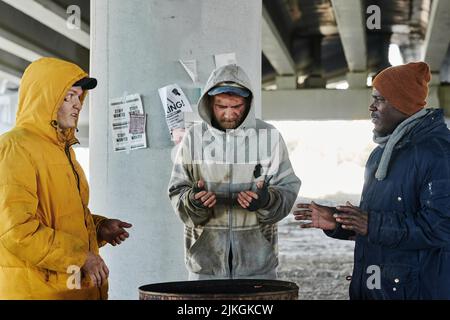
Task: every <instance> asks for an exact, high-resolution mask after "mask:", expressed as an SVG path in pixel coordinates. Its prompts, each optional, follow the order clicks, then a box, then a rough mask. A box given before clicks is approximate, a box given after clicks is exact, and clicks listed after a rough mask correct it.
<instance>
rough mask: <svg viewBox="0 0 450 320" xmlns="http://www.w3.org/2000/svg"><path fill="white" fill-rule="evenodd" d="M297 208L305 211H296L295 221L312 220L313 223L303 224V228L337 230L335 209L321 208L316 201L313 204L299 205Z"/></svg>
mask: <svg viewBox="0 0 450 320" xmlns="http://www.w3.org/2000/svg"><path fill="white" fill-rule="evenodd" d="M297 208H300V209H303V210H298V211H294V216H295V220H310V221H311V222H309V223H305V224H302V225H301V226H300V227H301V228H319V229H322V230H334V229H336V220H335V218H334V217H333V215H334V214H335V209H334V208H333V207H327V206H321V205H319V204H317V203H315V202H314V201H312V202H311V204H307V203H298V204H297Z"/></svg>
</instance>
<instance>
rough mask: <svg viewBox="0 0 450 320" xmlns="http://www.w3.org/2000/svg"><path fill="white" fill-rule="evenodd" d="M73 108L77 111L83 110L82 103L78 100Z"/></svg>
mask: <svg viewBox="0 0 450 320" xmlns="http://www.w3.org/2000/svg"><path fill="white" fill-rule="evenodd" d="M73 107H74V108H75V109H77V110H78V111H81V109H82V108H83V105H82V104H81V101H80V100H78V101H76V102H75V103H74V105H73Z"/></svg>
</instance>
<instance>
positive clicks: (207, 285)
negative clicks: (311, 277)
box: [139, 279, 299, 300]
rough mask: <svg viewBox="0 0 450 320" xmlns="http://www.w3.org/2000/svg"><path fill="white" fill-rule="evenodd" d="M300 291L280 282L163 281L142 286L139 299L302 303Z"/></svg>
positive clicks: (293, 286)
mask: <svg viewBox="0 0 450 320" xmlns="http://www.w3.org/2000/svg"><path fill="white" fill-rule="evenodd" d="M298 289H299V288H298V286H297V285H296V284H295V283H293V282H287V281H279V280H257V279H235V280H200V281H179V282H162V283H154V284H148V285H144V286H141V287H139V300H298Z"/></svg>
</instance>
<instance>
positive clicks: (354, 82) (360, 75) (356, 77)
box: [346, 72, 367, 89]
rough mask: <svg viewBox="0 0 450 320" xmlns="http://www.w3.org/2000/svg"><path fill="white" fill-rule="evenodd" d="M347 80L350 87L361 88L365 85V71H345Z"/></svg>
mask: <svg viewBox="0 0 450 320" xmlns="http://www.w3.org/2000/svg"><path fill="white" fill-rule="evenodd" d="M346 78H347V82H348V87H349V88H350V89H362V88H366V87H367V72H349V73H347V76H346Z"/></svg>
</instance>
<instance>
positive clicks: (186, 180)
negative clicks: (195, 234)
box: [168, 133, 211, 227]
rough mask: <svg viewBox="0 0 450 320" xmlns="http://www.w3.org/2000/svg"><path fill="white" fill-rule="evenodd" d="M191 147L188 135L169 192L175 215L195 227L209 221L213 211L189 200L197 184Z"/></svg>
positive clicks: (180, 151) (179, 154)
mask: <svg viewBox="0 0 450 320" xmlns="http://www.w3.org/2000/svg"><path fill="white" fill-rule="evenodd" d="M191 147H192V145H191V140H190V134H189V133H186V134H185V136H184V138H183V140H182V142H181V143H180V144H179V147H178V152H177V155H176V157H175V162H174V165H173V169H172V176H171V178H170V182H169V187H168V189H169V190H168V191H169V198H170V201H171V203H172V207H173V209H174V210H175V213H176V214H177V215H178V216H179V217H180V219H181V220H182V221H183V223H184V224H186V225H187V226H189V227H195V226H198V225H203V224H205V223H206V222H207V221H208V220H209V218H210V215H211V209H206V208H202V207H198V206H196V205H195V204H194V203H192V202H191V201H190V200H189V198H190V196H191V194H192V192H193V190H192V188H193V185H194V183H196V182H197V181H195V179H194V174H193V163H192V157H191V149H190V148H191Z"/></svg>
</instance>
